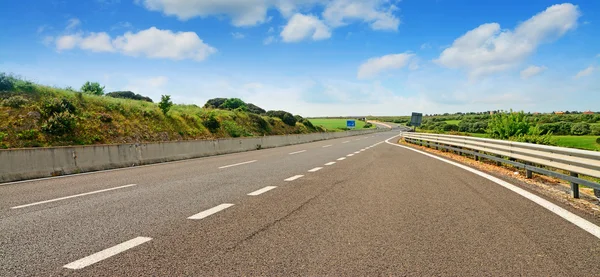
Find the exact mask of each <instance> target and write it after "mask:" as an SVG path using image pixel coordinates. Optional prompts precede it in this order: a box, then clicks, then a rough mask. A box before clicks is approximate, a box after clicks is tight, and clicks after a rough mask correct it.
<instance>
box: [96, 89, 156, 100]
mask: <svg viewBox="0 0 600 277" xmlns="http://www.w3.org/2000/svg"><path fill="white" fill-rule="evenodd" d="M106 96H108V97H112V98H122V99H133V100H141V101H146V102H150V103H153V102H152V99H151V98H150V97H147V96H143V95H140V94H135V93H133V92H131V91H113V92H109V93H107V94H106Z"/></svg>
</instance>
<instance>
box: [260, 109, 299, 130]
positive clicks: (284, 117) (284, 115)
mask: <svg viewBox="0 0 600 277" xmlns="http://www.w3.org/2000/svg"><path fill="white" fill-rule="evenodd" d="M267 115H268V116H271V117H277V118H279V119H281V121H283V123H285V124H287V125H289V126H296V118H295V117H294V116H293V115H292V114H291V113H288V112H286V111H268V112H267Z"/></svg>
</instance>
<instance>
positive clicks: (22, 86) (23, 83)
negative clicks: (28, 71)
mask: <svg viewBox="0 0 600 277" xmlns="http://www.w3.org/2000/svg"><path fill="white" fill-rule="evenodd" d="M14 85H15V88H14V89H15V90H16V91H20V92H33V91H35V89H36V87H35V84H34V83H32V82H30V81H27V80H17V81H16V82H15V83H14Z"/></svg>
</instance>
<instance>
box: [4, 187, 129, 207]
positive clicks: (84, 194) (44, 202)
mask: <svg viewBox="0 0 600 277" xmlns="http://www.w3.org/2000/svg"><path fill="white" fill-rule="evenodd" d="M133 186H137V185H136V184H131V185H125V186H120V187H114V188H109V189H101V190H96V191H90V192H86V193H80V194H75V195H71V196H65V197H60V198H54V199H50V200H45V201H40V202H35V203H31V204H25V205H20V206H14V207H11V209H21V208H26V207H31V206H35V205H41V204H46V203H51V202H56V201H61V200H66V199H70V198H75V197H81V196H86V195H90V194H96V193H101V192H107V191H111V190H116V189H124V188H128V187H133Z"/></svg>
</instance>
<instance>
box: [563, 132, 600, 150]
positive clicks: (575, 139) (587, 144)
mask: <svg viewBox="0 0 600 277" xmlns="http://www.w3.org/2000/svg"><path fill="white" fill-rule="evenodd" d="M554 138H555V139H556V144H557V145H558V146H562V147H570V148H579V149H585V150H593V151H600V144H597V143H596V139H597V138H598V136H554Z"/></svg>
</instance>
